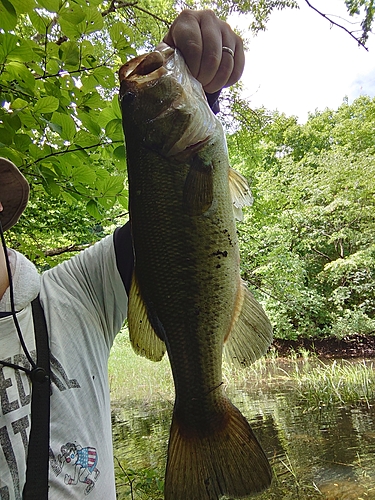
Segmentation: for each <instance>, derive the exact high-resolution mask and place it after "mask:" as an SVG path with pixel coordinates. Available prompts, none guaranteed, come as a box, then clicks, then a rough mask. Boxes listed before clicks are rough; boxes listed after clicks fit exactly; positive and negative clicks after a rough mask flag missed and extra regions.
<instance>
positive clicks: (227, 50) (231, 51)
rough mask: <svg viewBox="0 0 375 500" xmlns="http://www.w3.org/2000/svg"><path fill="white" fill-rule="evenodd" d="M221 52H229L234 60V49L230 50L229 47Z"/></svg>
mask: <svg viewBox="0 0 375 500" xmlns="http://www.w3.org/2000/svg"><path fill="white" fill-rule="evenodd" d="M221 50H222V51H223V52H228V54H230V55H231V56H232V57H233V58H234V51H233V50H232V49H230V48H229V47H223V48H222V49H221Z"/></svg>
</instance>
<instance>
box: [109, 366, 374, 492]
mask: <svg viewBox="0 0 375 500" xmlns="http://www.w3.org/2000/svg"><path fill="white" fill-rule="evenodd" d="M272 369H273V370H274V369H275V366H273V367H272ZM284 369H285V366H283V370H284ZM264 379H265V380H267V379H268V380H270V379H269V377H268V376H265V377H264ZM271 380H273V379H271ZM228 394H229V396H230V398H231V399H232V401H233V402H234V404H235V405H236V406H238V407H239V408H240V409H241V411H242V412H243V413H244V415H245V416H246V417H247V418H248V420H249V422H250V423H251V425H252V427H253V429H254V431H255V433H256V435H257V437H258V438H259V440H260V442H261V443H262V445H263V448H264V450H265V451H266V453H267V455H268V457H269V459H270V462H271V464H272V466H273V470H274V481H273V484H272V487H271V488H270V489H269V490H267V492H265V493H263V494H261V495H259V496H258V497H257V498H259V500H270V499H275V500H276V499H277V500H281V499H283V500H289V499H290V500H298V499H303V500H304V499H327V500H359V499H367V500H375V407H374V406H371V404H370V405H362V406H341V407H340V406H335V407H334V406H332V407H321V408H319V407H317V408H309V405H307V404H306V403H305V402H304V401H303V400H302V399H301V394H300V392H299V391H298V389H297V387H296V386H293V385H292V384H291V383H290V380H288V382H287V383H284V384H280V383H278V384H273V383H272V384H270V383H267V384H260V383H257V384H248V383H247V384H245V385H244V386H243V387H242V388H241V389H240V390H238V389H237V390H234V389H228ZM373 403H375V401H373ZM172 404H173V402H172V400H169V401H165V400H164V401H160V400H152V401H148V402H142V401H137V400H132V401H125V402H117V403H114V404H113V435H114V443H115V457H116V466H117V472H118V474H117V476H118V477H117V481H118V488H117V489H118V498H119V499H120V500H122V499H128V498H132V497H131V494H132V495H133V498H136V499H138V498H139V499H141V498H148V499H151V500H158V499H162V498H163V495H162V485H160V492H158V489H157V487H156V488H155V484H156V483H158V481H159V479H160V478H161V479H162V478H163V475H164V467H165V461H166V450H167V443H168V435H169V425H170V419H171V412H172ZM150 468H151V469H153V471H154V476H153V477H150V478H147V474H148V473H149V472H146V471H147V470H149V469H150ZM129 471H130V475H129ZM131 471H136V472H137V473H139V471H141V472H140V474H141V477H140V476H139V475H138V476H137V475H135V476H132V475H131V474H132V472H131ZM142 471H143V472H142ZM142 474H144V475H143V476H142ZM148 480H149V483H150V485H151V483H153V488H151V486H150V488H151V489H150V491H149V492H147V491H146V490H145V488H146V487H145V483H147V481H148ZM131 481H133V483H132V488H133V490H132V491H130V486H129V482H131ZM155 482H156V483H155ZM158 484H159V483H158ZM137 488H138V489H137ZM139 488H140V489H139ZM150 492H151V493H150Z"/></svg>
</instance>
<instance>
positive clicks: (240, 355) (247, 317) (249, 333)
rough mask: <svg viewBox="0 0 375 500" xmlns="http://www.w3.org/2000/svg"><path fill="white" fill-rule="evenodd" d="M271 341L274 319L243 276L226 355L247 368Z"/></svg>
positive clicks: (226, 346)
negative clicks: (267, 313) (272, 319)
mask: <svg viewBox="0 0 375 500" xmlns="http://www.w3.org/2000/svg"><path fill="white" fill-rule="evenodd" d="M271 342H272V326H271V323H270V321H269V319H268V317H267V315H266V313H265V312H264V309H263V307H262V306H261V305H260V304H259V302H258V301H257V300H256V299H255V297H254V295H253V294H252V293H251V292H250V290H249V289H248V288H247V286H246V283H245V282H244V281H243V280H240V283H239V288H238V295H237V301H236V306H235V309H234V311H233V317H232V325H231V329H230V332H229V334H228V336H227V338H226V340H225V343H224V356H225V359H226V361H229V362H232V363H234V364H235V365H237V366H240V367H243V368H244V367H246V366H249V365H251V364H252V363H253V362H254V361H256V360H257V359H259V358H260V357H262V356H263V354H265V353H266V351H267V349H268V348H269V346H270V344H271Z"/></svg>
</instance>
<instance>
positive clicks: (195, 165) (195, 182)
mask: <svg viewBox="0 0 375 500" xmlns="http://www.w3.org/2000/svg"><path fill="white" fill-rule="evenodd" d="M213 198H214V188H213V166H212V164H211V163H205V162H204V161H203V160H202V159H201V158H200V157H199V155H195V157H194V158H193V161H192V162H191V165H190V170H189V173H188V175H187V177H186V180H185V185H184V194H183V203H184V209H185V211H186V213H188V214H189V215H202V214H203V213H204V212H207V210H208V209H209V208H210V207H211V205H212V201H213Z"/></svg>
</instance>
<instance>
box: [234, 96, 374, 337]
mask: <svg viewBox="0 0 375 500" xmlns="http://www.w3.org/2000/svg"><path fill="white" fill-rule="evenodd" d="M241 113H242V115H241V118H242V119H243V118H244V116H245V115H244V107H243V106H242V108H241ZM247 114H248V116H249V118H250V123H251V124H252V126H251V127H243V126H242V128H241V129H240V130H239V131H238V132H236V133H235V134H233V135H231V136H230V139H229V145H230V150H235V152H236V153H235V154H234V155H233V157H234V159H235V162H236V163H237V167H238V168H240V169H242V171H243V172H244V173H245V174H246V175H247V176H248V177H249V178H250V179H252V189H253V193H254V196H255V203H254V206H253V207H252V208H251V210H249V211H248V213H247V215H246V218H245V223H244V224H243V225H241V226H240V235H241V242H242V249H243V253H242V255H243V272H244V276H245V278H246V279H247V280H248V281H249V282H250V283H252V284H253V285H254V286H255V287H257V288H258V289H259V290H261V291H262V292H263V300H264V303H265V305H266V308H267V310H268V311H269V313H270V315H271V317H272V319H273V321H274V324H275V328H276V333H277V335H278V336H281V337H289V338H290V337H292V338H293V337H296V336H297V335H301V334H303V335H308V336H316V335H320V336H322V335H328V334H335V335H346V334H353V333H369V332H373V331H374V330H375V316H374V313H375V310H374V299H375V264H374V262H375V261H374V251H375V246H374V245H375V242H374V230H375V219H374V216H373V214H374V208H375V206H374V205H375V181H374V173H375V147H374V142H373V130H374V126H375V100H374V99H373V100H371V99H370V98H367V97H361V98H359V99H357V100H356V101H354V103H353V104H351V105H349V104H348V103H344V104H343V105H342V106H340V108H339V109H338V110H337V111H335V112H334V111H331V110H326V111H324V112H321V113H315V114H313V115H310V117H309V119H308V121H307V123H306V124H304V125H299V124H297V121H296V119H295V118H288V117H286V116H285V115H279V114H277V113H273V114H269V113H267V112H266V111H265V110H262V111H259V112H258V114H257V115H254V112H252V111H250V110H248V111H247ZM256 124H258V127H256ZM249 143H251V144H252V155H251V156H249V155H248V154H247V152H246V149H247V146H248V144H249Z"/></svg>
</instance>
